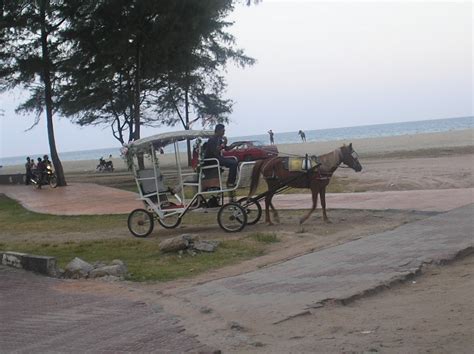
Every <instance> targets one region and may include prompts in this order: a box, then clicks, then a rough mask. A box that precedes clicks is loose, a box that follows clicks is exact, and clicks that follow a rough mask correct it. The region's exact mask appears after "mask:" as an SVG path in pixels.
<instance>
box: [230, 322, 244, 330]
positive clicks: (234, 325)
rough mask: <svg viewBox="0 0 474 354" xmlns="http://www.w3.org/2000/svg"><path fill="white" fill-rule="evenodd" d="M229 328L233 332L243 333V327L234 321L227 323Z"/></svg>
mask: <svg viewBox="0 0 474 354" xmlns="http://www.w3.org/2000/svg"><path fill="white" fill-rule="evenodd" d="M229 327H230V329H232V330H234V331H245V328H244V326H242V325H241V324H240V323H238V322H236V321H231V322H229Z"/></svg>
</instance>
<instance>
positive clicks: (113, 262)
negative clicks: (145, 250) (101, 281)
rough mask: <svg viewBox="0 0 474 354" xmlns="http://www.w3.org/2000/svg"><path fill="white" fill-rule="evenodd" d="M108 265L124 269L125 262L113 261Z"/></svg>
mask: <svg viewBox="0 0 474 354" xmlns="http://www.w3.org/2000/svg"><path fill="white" fill-rule="evenodd" d="M110 265H120V266H123V267H126V265H125V262H124V261H122V260H121V259H114V260H113V261H112V262H110Z"/></svg>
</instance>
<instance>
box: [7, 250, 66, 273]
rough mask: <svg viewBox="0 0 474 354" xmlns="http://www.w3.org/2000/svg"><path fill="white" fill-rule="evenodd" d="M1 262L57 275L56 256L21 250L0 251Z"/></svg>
mask: <svg viewBox="0 0 474 354" xmlns="http://www.w3.org/2000/svg"><path fill="white" fill-rule="evenodd" d="M0 260H1V262H0V264H2V265H5V266H9V267H13V268H19V269H24V270H29V271H33V272H36V273H40V274H44V275H48V276H51V277H56V276H57V274H58V268H57V263H56V258H54V257H47V256H37V255H32V254H27V253H20V252H0Z"/></svg>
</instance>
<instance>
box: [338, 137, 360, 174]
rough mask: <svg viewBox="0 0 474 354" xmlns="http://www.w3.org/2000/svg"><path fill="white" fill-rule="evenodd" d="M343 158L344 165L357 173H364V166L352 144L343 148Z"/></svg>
mask: <svg viewBox="0 0 474 354" xmlns="http://www.w3.org/2000/svg"><path fill="white" fill-rule="evenodd" d="M341 156H342V160H341V162H342V163H343V164H345V165H347V166H349V167H350V168H352V169H353V170H354V171H356V172H360V171H362V165H361V164H360V162H359V155H357V152H355V150H354V149H353V148H352V143H350V144H349V145H343V146H342V147H341Z"/></svg>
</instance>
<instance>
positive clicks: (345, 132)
mask: <svg viewBox="0 0 474 354" xmlns="http://www.w3.org/2000/svg"><path fill="white" fill-rule="evenodd" d="M472 128H474V116H470V117H458V118H446V119H433V120H420V121H412V122H401V123H388V124H374V125H363V126H356V127H345V128H332V129H316V130H305V134H306V141H308V142H310V141H332V140H347V141H348V140H352V139H363V138H377V137H384V136H396V135H412V134H423V133H437V132H447V131H454V130H464V129H472ZM274 133H275V135H274V139H275V144H291V143H299V142H301V138H300V136H299V135H298V132H297V131H293V132H285V133H279V132H274ZM228 139H229V143H232V142H234V141H239V140H256V141H261V142H263V143H268V142H269V137H268V134H258V135H246V136H235V137H229V138H228ZM180 150H181V151H185V147H184V144H183V145H182V146H180ZM167 152H172V147H171V146H168V147H167V148H165V153H167ZM109 155H112V156H113V157H118V156H120V147H112V148H105V149H96V150H82V151H70V152H62V153H59V156H60V158H61V160H62V161H79V160H98V159H99V157H101V156H102V157H104V158H107V157H108V156H109ZM38 156H42V154H38ZM24 161H25V156H13V157H5V158H0V166H2V165H3V166H11V165H20V164H23V163H24Z"/></svg>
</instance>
